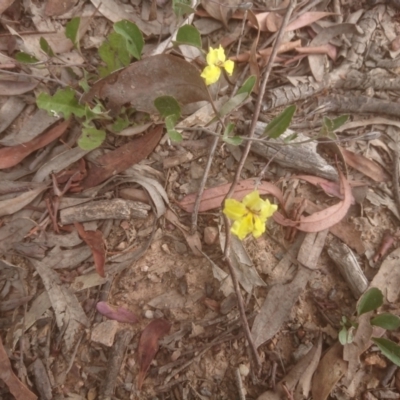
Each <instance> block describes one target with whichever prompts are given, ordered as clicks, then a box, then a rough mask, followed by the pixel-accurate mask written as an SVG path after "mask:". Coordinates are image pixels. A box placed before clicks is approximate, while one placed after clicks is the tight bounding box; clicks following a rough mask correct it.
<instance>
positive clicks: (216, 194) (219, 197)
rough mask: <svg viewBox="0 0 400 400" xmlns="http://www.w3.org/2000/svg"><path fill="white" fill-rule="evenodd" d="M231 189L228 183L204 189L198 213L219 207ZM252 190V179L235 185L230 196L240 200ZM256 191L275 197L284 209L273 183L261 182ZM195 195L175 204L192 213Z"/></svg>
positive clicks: (280, 196) (281, 196)
mask: <svg viewBox="0 0 400 400" xmlns="http://www.w3.org/2000/svg"><path fill="white" fill-rule="evenodd" d="M230 187H231V184H230V183H227V184H225V185H221V186H216V187H213V188H210V189H206V190H204V192H203V195H202V197H201V202H200V208H199V211H200V212H204V211H208V210H212V209H214V208H218V207H221V204H222V201H223V200H224V198H225V196H226V194H227V193H228V191H229V189H230ZM253 190H254V179H247V180H244V181H241V182H239V183H238V184H237V185H236V188H235V192H234V193H233V195H232V198H233V199H236V200H239V201H240V200H242V199H243V197H244V196H246V194H249V193H251V192H252V191H253ZM257 190H258V191H259V192H260V194H271V195H273V196H274V197H276V198H277V199H278V201H279V203H280V204H281V206H282V207H284V205H285V202H284V200H283V194H282V192H281V190H280V189H279V188H278V187H277V186H275V185H274V184H273V183H269V182H265V181H262V182H261V184H260V185H258V187H257ZM196 197H197V194H196V193H192V194H189V195H187V196H185V197H184V198H183V199H182V200H181V201H180V202H178V203H177V204H178V205H179V207H181V208H183V209H184V210H185V211H186V212H189V213H190V212H193V206H194V202H195V201H196Z"/></svg>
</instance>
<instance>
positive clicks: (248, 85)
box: [236, 75, 257, 96]
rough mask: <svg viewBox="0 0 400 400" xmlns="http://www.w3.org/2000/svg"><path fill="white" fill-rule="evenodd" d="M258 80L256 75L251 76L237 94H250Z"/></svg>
mask: <svg viewBox="0 0 400 400" xmlns="http://www.w3.org/2000/svg"><path fill="white" fill-rule="evenodd" d="M256 81H257V78H256V76H255V75H251V76H249V77H248V78H247V79H246V81H245V82H244V83H243V85H242V87H241V88H240V89H239V90H238V91H237V93H236V96H237V95H238V94H242V93H247V95H248V96H250V95H251V92H252V91H253V88H254V85H255V84H256Z"/></svg>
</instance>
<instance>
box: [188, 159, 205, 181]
mask: <svg viewBox="0 0 400 400" xmlns="http://www.w3.org/2000/svg"><path fill="white" fill-rule="evenodd" d="M190 176H191V178H192V179H200V178H202V177H203V176H204V168H203V167H202V166H200V165H199V164H197V163H196V162H192V163H191V164H190Z"/></svg>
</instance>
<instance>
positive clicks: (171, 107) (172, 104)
mask: <svg viewBox="0 0 400 400" xmlns="http://www.w3.org/2000/svg"><path fill="white" fill-rule="evenodd" d="M154 106H155V108H157V111H158V112H159V113H160V114H161V116H162V117H163V118H166V117H169V116H171V115H173V116H175V117H176V120H175V123H176V121H177V120H178V119H179V117H180V116H181V107H180V105H179V103H178V102H177V101H176V100H175V99H174V98H173V97H172V96H160V97H157V98H156V99H155V100H154ZM175 123H174V124H175Z"/></svg>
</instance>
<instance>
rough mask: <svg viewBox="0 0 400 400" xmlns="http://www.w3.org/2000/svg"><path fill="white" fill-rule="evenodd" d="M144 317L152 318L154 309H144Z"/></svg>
mask: <svg viewBox="0 0 400 400" xmlns="http://www.w3.org/2000/svg"><path fill="white" fill-rule="evenodd" d="M144 317H145V318H147V319H153V318H154V311H152V310H146V311H145V312H144Z"/></svg>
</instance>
